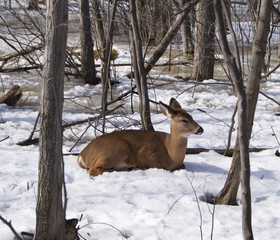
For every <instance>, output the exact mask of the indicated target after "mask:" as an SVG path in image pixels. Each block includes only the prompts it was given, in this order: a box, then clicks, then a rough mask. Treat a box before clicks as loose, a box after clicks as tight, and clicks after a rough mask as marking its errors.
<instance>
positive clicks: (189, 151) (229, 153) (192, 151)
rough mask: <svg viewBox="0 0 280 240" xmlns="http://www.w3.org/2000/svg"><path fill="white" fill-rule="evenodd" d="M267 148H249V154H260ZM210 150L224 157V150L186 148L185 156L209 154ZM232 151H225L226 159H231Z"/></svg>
mask: <svg viewBox="0 0 280 240" xmlns="http://www.w3.org/2000/svg"><path fill="white" fill-rule="evenodd" d="M267 149H269V148H249V152H261V151H264V150H267ZM210 150H214V151H215V152H217V153H219V154H221V155H224V153H225V151H226V149H207V148H187V151H186V154H199V153H202V152H209V151H210ZM233 151H234V149H229V150H228V151H227V154H226V155H225V156H226V157H232V155H233Z"/></svg>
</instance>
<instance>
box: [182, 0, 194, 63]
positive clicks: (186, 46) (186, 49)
mask: <svg viewBox="0 0 280 240" xmlns="http://www.w3.org/2000/svg"><path fill="white" fill-rule="evenodd" d="M186 2H187V0H180V1H179V4H180V7H181V8H182V7H183V6H184V5H185V4H186ZM190 12H191V10H188V13H187V14H186V17H185V19H184V21H183V23H182V25H181V34H182V46H183V56H184V58H186V59H187V58H188V57H189V56H190V55H193V53H194V44H193V37H192V30H191V21H190Z"/></svg>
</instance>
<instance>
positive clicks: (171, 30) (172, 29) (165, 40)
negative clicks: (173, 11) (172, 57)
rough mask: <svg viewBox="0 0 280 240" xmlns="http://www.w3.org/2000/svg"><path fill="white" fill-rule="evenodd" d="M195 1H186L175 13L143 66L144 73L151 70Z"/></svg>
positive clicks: (196, 0)
mask: <svg viewBox="0 0 280 240" xmlns="http://www.w3.org/2000/svg"><path fill="white" fill-rule="evenodd" d="M197 2H198V0H194V1H192V2H190V3H186V4H185V6H184V8H183V9H182V10H181V12H180V13H179V14H178V15H177V17H176V19H175V21H174V22H173V24H172V25H171V27H170V28H169V30H168V32H167V33H166V34H165V36H164V38H163V39H162V40H161V42H160V44H159V45H158V46H157V48H156V49H155V52H154V53H153V55H152V56H151V57H150V59H149V60H148V61H147V64H146V66H145V71H146V74H148V73H149V72H150V71H151V69H152V68H153V66H154V65H155V64H156V62H157V61H158V60H159V59H160V57H161V56H162V55H163V54H164V52H165V50H166V48H167V47H168V45H169V44H170V43H171V41H172V40H173V38H174V37H175V36H176V34H177V32H178V30H179V28H180V26H181V24H182V22H183V21H184V19H185V17H186V15H187V13H188V10H189V9H190V8H192V7H193V6H194V5H195V4H196V3H197Z"/></svg>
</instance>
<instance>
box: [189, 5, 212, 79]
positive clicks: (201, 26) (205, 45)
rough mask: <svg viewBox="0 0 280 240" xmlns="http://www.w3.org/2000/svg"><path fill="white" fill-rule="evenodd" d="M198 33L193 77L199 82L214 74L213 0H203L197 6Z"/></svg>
mask: <svg viewBox="0 0 280 240" xmlns="http://www.w3.org/2000/svg"><path fill="white" fill-rule="evenodd" d="M195 25H196V28H195V29H196V34H195V46H194V62H193V72H192V76H191V78H192V79H194V80H197V81H199V82H201V81H203V80H204V79H212V78H213V75H214V63H215V59H214V53H215V51H214V37H215V14H214V9H213V1H212V0H201V1H199V2H198V4H197V6H196V23H195Z"/></svg>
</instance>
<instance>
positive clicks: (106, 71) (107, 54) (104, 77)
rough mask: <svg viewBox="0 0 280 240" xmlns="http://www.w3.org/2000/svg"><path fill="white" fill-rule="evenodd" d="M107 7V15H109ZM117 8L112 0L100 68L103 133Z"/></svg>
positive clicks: (115, 0)
mask: <svg viewBox="0 0 280 240" xmlns="http://www.w3.org/2000/svg"><path fill="white" fill-rule="evenodd" d="M109 9H110V7H108V16H109V12H110V11H109ZM116 10H117V0H114V1H113V3H112V13H111V16H110V19H109V25H108V32H107V36H106V48H105V51H104V64H103V66H102V69H101V81H102V100H101V101H102V102H101V106H102V111H103V124H102V132H103V133H105V117H106V116H105V115H106V114H105V112H106V110H107V102H108V87H109V84H110V81H111V79H110V63H111V52H112V45H113V31H114V19H115V15H116Z"/></svg>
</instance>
